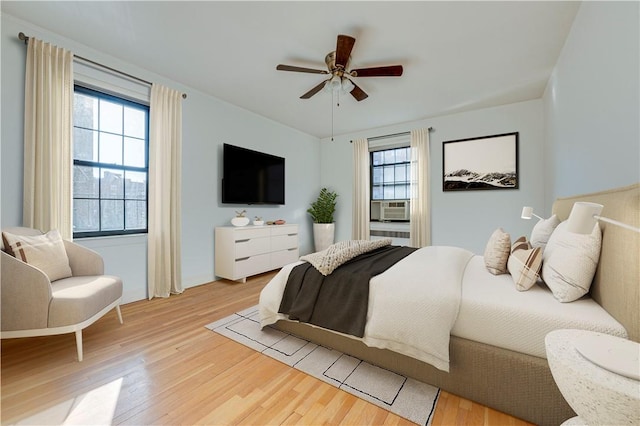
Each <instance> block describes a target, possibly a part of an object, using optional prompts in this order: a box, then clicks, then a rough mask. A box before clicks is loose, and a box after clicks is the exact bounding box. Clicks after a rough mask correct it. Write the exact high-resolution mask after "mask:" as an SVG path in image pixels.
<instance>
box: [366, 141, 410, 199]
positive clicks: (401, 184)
mask: <svg viewBox="0 0 640 426" xmlns="http://www.w3.org/2000/svg"><path fill="white" fill-rule="evenodd" d="M410 150H411V148H409V147H402V148H394V149H385V150H382V151H373V152H372V153H371V200H406V199H408V198H409V195H410V192H409V191H410V179H411V171H410V170H411V169H410V161H411V155H410Z"/></svg>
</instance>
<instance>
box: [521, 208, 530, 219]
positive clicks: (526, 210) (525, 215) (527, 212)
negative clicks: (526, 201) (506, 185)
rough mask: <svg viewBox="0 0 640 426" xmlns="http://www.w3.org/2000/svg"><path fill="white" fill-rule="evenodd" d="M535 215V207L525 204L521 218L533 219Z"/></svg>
mask: <svg viewBox="0 0 640 426" xmlns="http://www.w3.org/2000/svg"><path fill="white" fill-rule="evenodd" d="M532 216H533V207H529V206H525V207H523V208H522V214H521V215H520V218H522V219H531V217H532Z"/></svg>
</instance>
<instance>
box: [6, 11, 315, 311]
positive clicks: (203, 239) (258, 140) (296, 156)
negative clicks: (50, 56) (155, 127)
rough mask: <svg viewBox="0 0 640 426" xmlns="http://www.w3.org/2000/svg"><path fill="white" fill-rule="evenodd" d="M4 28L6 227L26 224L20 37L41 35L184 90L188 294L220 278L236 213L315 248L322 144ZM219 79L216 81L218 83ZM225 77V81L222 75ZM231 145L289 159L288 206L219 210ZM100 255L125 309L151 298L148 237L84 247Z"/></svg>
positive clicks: (9, 25) (28, 30)
mask: <svg viewBox="0 0 640 426" xmlns="http://www.w3.org/2000/svg"><path fill="white" fill-rule="evenodd" d="M1 19H2V26H1V29H0V31H1V37H2V38H1V39H0V41H1V66H2V69H1V71H2V76H1V78H2V94H1V95H2V105H1V114H2V115H1V117H2V120H1V123H2V129H1V136H2V146H1V155H0V159H1V162H2V163H1V164H2V169H1V171H0V173H1V179H0V182H1V185H2V186H1V193H0V196H1V200H2V203H1V207H0V210H1V216H0V225H1V226H3V227H4V226H19V225H21V223H22V164H23V143H22V141H23V120H24V118H23V116H24V73H25V56H26V46H25V45H24V43H22V42H20V41H19V40H18V38H17V34H18V32H20V31H22V32H24V33H25V34H27V35H30V36H35V37H37V38H40V39H42V40H45V41H48V42H51V43H53V44H56V45H58V46H61V47H65V48H67V49H70V50H72V51H73V52H74V53H76V54H78V55H80V56H83V57H85V58H88V59H92V60H95V61H97V62H100V63H102V64H105V65H108V66H110V67H112V68H116V69H119V70H121V71H124V72H127V73H129V74H132V75H135V76H137V77H140V78H142V79H145V80H148V81H155V82H158V83H161V84H164V85H167V86H170V87H172V88H175V89H177V90H181V91H184V92H186V93H187V94H188V98H187V99H186V100H185V101H184V103H183V177H182V185H183V190H182V191H183V192H182V235H183V244H182V276H183V284H184V286H185V287H189V286H193V285H198V284H203V283H206V282H209V281H212V280H213V279H214V270H213V259H214V246H213V235H214V228H215V227H216V226H221V225H227V224H229V220H230V219H231V217H233V216H234V210H240V209H247V211H248V214H249V215H250V216H251V217H253V216H255V215H259V216H263V217H264V218H265V219H266V220H271V219H273V220H275V219H285V220H286V221H287V222H290V223H299V224H301V225H302V227H301V233H300V244H301V250H300V251H301V253H308V252H310V251H311V249H312V236H311V232H310V226H309V227H305V226H304V225H305V223H308V222H309V218H308V215H307V214H306V209H307V207H308V205H309V203H310V202H311V201H312V200H313V199H314V197H315V194H314V191H315V190H316V189H317V188H319V182H320V165H319V162H318V160H317V159H318V157H319V155H320V148H319V144H318V139H317V138H315V137H313V136H310V135H307V134H304V133H301V132H299V131H297V130H294V129H291V128H288V127H286V126H283V125H281V124H279V123H276V122H273V121H271V120H268V119H266V118H264V117H261V116H258V115H256V114H253V113H251V112H248V111H246V110H243V109H241V108H238V107H236V106H234V105H231V104H228V103H225V102H223V101H220V100H218V99H216V98H214V97H211V96H208V95H205V94H203V93H200V92H198V91H196V90H194V89H192V88H189V87H186V86H184V85H182V84H180V83H179V82H176V81H172V80H169V79H166V78H164V77H162V76H160V75H157V74H155V73H153V72H151V71H149V70H144V69H141V68H138V67H135V66H133V65H131V64H128V63H125V62H122V61H120V60H118V59H116V58H113V57H110V56H108V55H105V54H102V53H101V52H99V51H96V50H93V49H91V48H90V47H87V46H85V45H83V44H81V43H78V42H76V41H73V40H69V39H66V38H63V37H61V36H58V35H56V34H54V33H51V32H49V31H47V30H44V29H42V28H39V27H36V26H34V25H32V24H30V23H28V22H24V21H21V20H19V19H16V18H13V17H11V16H9V15H7V14H2V17H1ZM216 77H217V76H215V75H212V78H216ZM220 78H223V76H220ZM223 143H231V144H234V145H239V146H244V147H247V148H251V149H255V150H259V151H263V152H268V153H270V154H274V155H278V156H281V157H285V159H286V170H285V173H286V205H285V206H271V207H257V206H233V205H231V206H230V205H222V204H220V182H221V178H222V175H221V171H222V158H221V153H222V144H223ZM77 242H80V243H81V244H84V245H86V246H89V247H91V248H93V249H94V250H96V251H98V252H99V253H100V254H102V256H103V257H104V259H105V268H106V272H107V273H111V274H116V275H120V276H121V277H122V278H123V281H124V283H125V295H124V300H125V302H129V301H132V300H138V299H143V298H145V297H146V288H147V284H146V236H133V237H110V238H99V239H83V240H78V241H77Z"/></svg>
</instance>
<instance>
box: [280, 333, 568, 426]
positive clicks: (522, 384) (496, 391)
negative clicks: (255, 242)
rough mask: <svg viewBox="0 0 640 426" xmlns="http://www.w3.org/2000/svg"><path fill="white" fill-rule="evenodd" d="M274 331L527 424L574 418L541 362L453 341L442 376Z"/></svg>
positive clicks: (340, 340) (372, 353)
mask: <svg viewBox="0 0 640 426" xmlns="http://www.w3.org/2000/svg"><path fill="white" fill-rule="evenodd" d="M275 326H276V327H277V328H279V329H281V330H283V331H287V332H289V333H292V334H295V335H298V336H300V337H304V338H306V339H308V340H311V341H312V342H314V343H317V344H320V345H323V346H326V347H330V348H333V349H336V350H338V351H340V352H344V353H346V354H349V355H352V356H355V357H357V358H360V359H362V360H364V361H367V362H370V363H372V364H374V365H377V366H379V367H383V368H386V369H389V370H391V371H394V372H397V373H399V374H403V375H406V376H409V377H412V378H414V379H417V380H420V381H422V382H424V383H428V384H430V385H433V386H438V387H440V388H441V389H443V390H445V391H447V392H450V393H452V394H455V395H458V396H461V397H463V398H466V399H469V400H471V401H474V402H477V403H480V404H482V405H486V406H488V407H491V408H493V409H495V410H498V411H502V412H504V413H507V414H509V415H512V416H514V417H518V418H520V419H523V420H526V421H528V422H531V423H535V424H538V425H553V426H557V425H559V424H561V423H562V422H563V421H565V420H567V419H568V418H570V417H574V416H575V413H574V412H573V410H572V409H571V407H570V406H569V405H568V404H567V403H566V401H565V400H564V398H563V397H562V394H561V393H560V390H559V389H558V387H557V386H556V384H555V382H554V380H553V377H552V375H551V371H550V370H549V365H548V364H547V360H546V359H543V358H538V357H534V356H530V355H525V354H521V353H518V352H513V351H510V350H507V349H502V348H498V347H495V346H490V345H486V344H483V343H478V342H473V341H471V340H467V339H462V338H459V337H455V336H451V341H450V372H449V373H446V372H444V371H441V370H438V369H437V368H435V367H433V366H431V365H429V364H426V363H424V362H422V361H418V360H416V359H414V358H410V357H408V356H405V355H401V354H398V353H395V352H392V351H389V350H386V349H378V348H371V347H368V346H366V345H365V344H364V343H362V342H360V341H358V340H354V339H351V338H349V337H345V336H340V335H337V334H335V333H331V332H330V331H327V330H323V329H320V328H317V327H312V326H309V325H306V324H301V323H297V322H290V321H278V322H277V323H276V324H275Z"/></svg>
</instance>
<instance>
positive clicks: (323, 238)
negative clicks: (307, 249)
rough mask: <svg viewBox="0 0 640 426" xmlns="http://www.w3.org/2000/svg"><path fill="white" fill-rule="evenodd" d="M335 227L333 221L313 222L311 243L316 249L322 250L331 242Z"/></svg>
mask: <svg viewBox="0 0 640 426" xmlns="http://www.w3.org/2000/svg"><path fill="white" fill-rule="evenodd" d="M335 229H336V224H335V223H314V224H313V243H314V245H315V249H316V251H322V250H324V249H326V248H327V247H329V246H330V245H331V244H333V238H334V234H335Z"/></svg>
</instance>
